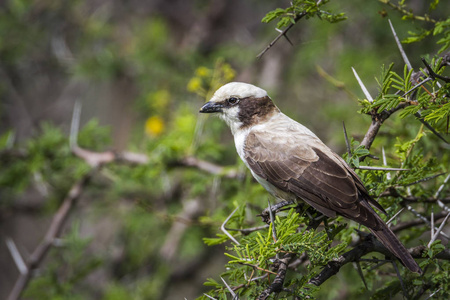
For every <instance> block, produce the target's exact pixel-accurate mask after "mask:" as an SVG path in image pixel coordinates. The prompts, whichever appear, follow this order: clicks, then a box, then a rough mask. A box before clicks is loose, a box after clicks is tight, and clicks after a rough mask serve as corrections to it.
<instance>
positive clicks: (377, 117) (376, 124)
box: [361, 102, 410, 150]
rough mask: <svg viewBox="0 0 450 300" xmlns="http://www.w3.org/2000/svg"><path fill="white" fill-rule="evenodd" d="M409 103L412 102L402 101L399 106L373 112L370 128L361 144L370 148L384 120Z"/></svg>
mask: <svg viewBox="0 0 450 300" xmlns="http://www.w3.org/2000/svg"><path fill="white" fill-rule="evenodd" d="M409 105H410V104H409V103H408V102H402V103H400V104H399V105H397V107H394V108H392V109H390V110H385V111H383V112H381V113H380V114H375V113H374V114H372V124H370V126H369V129H368V130H367V132H366V134H365V135H364V138H363V140H362V142H361V145H363V146H364V147H365V148H366V149H367V150H369V149H370V147H371V146H372V143H373V141H374V140H375V137H376V136H377V134H378V131H379V130H380V127H381V125H382V124H383V122H384V121H386V120H387V119H388V118H389V117H390V116H391V115H392V114H393V113H395V112H396V111H398V110H400V109H403V108H405V107H407V106H409Z"/></svg>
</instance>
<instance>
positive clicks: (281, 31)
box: [275, 27, 294, 46]
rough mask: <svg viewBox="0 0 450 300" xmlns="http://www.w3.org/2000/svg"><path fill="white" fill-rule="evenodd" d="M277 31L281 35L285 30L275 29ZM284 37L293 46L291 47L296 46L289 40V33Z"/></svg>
mask: <svg viewBox="0 0 450 300" xmlns="http://www.w3.org/2000/svg"><path fill="white" fill-rule="evenodd" d="M275 30H276V31H278V32H279V33H283V30H281V29H278V28H276V27H275ZM283 36H284V37H285V39H286V40H287V41H288V42H289V44H291V46H294V44H292V42H291V40H290V39H289V38H288V36H287V32H285V33H283Z"/></svg>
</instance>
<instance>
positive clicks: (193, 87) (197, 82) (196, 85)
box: [187, 77, 202, 92]
mask: <svg viewBox="0 0 450 300" xmlns="http://www.w3.org/2000/svg"><path fill="white" fill-rule="evenodd" d="M201 88H202V80H201V79H200V78H198V77H193V78H191V80H189V83H188V85H187V89H188V91H189V92H198V91H199V90H200V89H201Z"/></svg>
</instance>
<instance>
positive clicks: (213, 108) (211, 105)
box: [199, 101, 223, 113]
mask: <svg viewBox="0 0 450 300" xmlns="http://www.w3.org/2000/svg"><path fill="white" fill-rule="evenodd" d="M222 108H223V105H222V104H221V103H217V102H211V101H209V102H206V103H205V104H204V105H203V106H202V108H200V111H199V112H201V113H216V112H222Z"/></svg>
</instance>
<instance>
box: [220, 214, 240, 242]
mask: <svg viewBox="0 0 450 300" xmlns="http://www.w3.org/2000/svg"><path fill="white" fill-rule="evenodd" d="M238 208H239V206H238V207H236V209H235V210H233V212H232V213H231V214H230V215H229V216H228V218H226V219H225V221H224V222H223V224H222V226H220V230H222V232H223V233H225V234H226V235H227V236H228V237H229V238H230V239H231V240H232V241H233V242H234V243H235V244H237V245H240V243H239V242H238V241H237V240H236V239H235V238H234V236H232V235H231V234H230V233H229V232H228V231H227V229H226V228H225V225H227V223H228V221H229V220H230V219H231V217H232V216H233V215H234V214H235V213H236V211H237V210H238Z"/></svg>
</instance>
